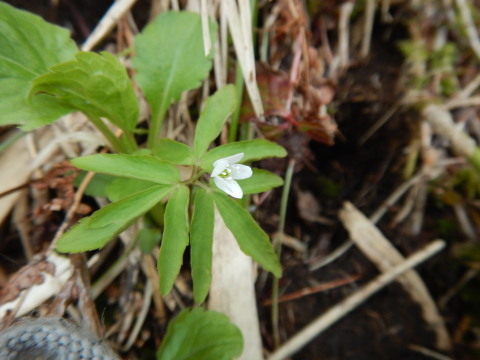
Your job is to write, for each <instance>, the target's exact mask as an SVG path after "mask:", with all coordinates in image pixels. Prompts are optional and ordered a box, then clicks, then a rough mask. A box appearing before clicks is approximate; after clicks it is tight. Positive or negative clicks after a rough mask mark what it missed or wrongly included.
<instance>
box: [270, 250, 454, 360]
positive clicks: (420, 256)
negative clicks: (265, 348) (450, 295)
mask: <svg viewBox="0 0 480 360" xmlns="http://www.w3.org/2000/svg"><path fill="white" fill-rule="evenodd" d="M444 247H445V242H444V241H443V240H435V241H433V242H432V243H430V244H429V245H427V246H425V247H424V248H423V249H422V250H419V251H417V252H416V253H414V254H413V255H411V256H409V257H408V258H406V259H405V261H404V262H402V263H400V264H399V265H397V266H395V267H393V268H391V269H390V270H388V271H386V272H384V273H383V274H381V275H379V276H377V277H376V278H375V279H374V280H372V281H370V282H369V283H368V284H367V285H365V286H363V287H362V288H361V289H360V290H358V291H357V292H355V293H353V294H352V295H350V296H348V297H347V298H346V299H344V300H343V301H341V302H340V303H338V304H337V305H335V306H333V307H332V308H330V309H329V310H327V312H326V313H324V314H323V315H321V316H320V317H318V318H317V319H315V320H314V321H313V322H312V323H310V324H309V325H307V326H306V327H305V328H303V329H302V330H300V332H298V333H297V334H296V335H295V336H294V337H292V338H291V339H290V340H288V341H287V342H286V343H285V344H284V345H283V346H281V347H280V348H279V349H277V351H275V352H274V353H273V354H271V355H270V356H269V357H268V358H267V360H282V359H285V358H287V357H289V356H290V355H292V354H294V353H295V352H297V351H298V350H300V349H301V348H302V347H304V346H305V345H306V344H307V343H308V342H310V341H311V340H312V339H313V338H314V337H316V336H317V335H319V334H320V333H321V332H323V331H324V330H325V329H327V328H328V327H330V326H331V325H332V324H334V323H335V322H337V321H338V320H340V319H341V318H342V317H344V316H345V315H346V314H348V313H349V312H350V311H352V310H353V309H355V308H356V307H357V306H359V305H360V304H362V303H363V302H364V301H366V300H367V299H368V298H369V297H370V296H372V295H373V294H375V293H376V292H377V291H379V290H380V289H382V288H383V287H385V286H386V285H388V284H390V283H391V282H392V281H394V280H395V279H396V278H397V277H399V276H400V275H402V274H403V273H404V272H405V271H407V270H410V269H412V268H413V267H415V266H417V265H418V264H420V263H422V262H423V261H425V260H427V259H428V258H430V257H432V256H433V255H434V254H436V253H437V252H439V251H440V250H442V249H443V248H444Z"/></svg>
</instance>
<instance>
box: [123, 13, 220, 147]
mask: <svg viewBox="0 0 480 360" xmlns="http://www.w3.org/2000/svg"><path fill="white" fill-rule="evenodd" d="M209 29H210V36H211V38H212V43H215V39H216V31H215V29H216V25H215V24H214V23H213V22H210V23H209ZM212 57H213V51H212V52H211V53H210V54H209V55H208V56H205V53H204V46H203V36H202V27H201V19H200V15H198V14H194V13H189V12H173V11H172V12H164V13H162V14H160V15H159V16H158V17H157V18H156V19H155V20H154V21H153V22H151V23H150V24H148V25H147V26H146V27H145V29H144V30H143V31H142V33H141V34H140V35H138V36H136V38H135V56H134V57H133V58H132V65H133V68H134V69H135V80H136V81H137V83H138V85H139V86H140V88H141V89H142V90H143V92H144V94H145V97H146V98H147V100H148V103H149V104H150V107H151V110H152V118H153V119H154V120H153V122H152V123H153V125H155V124H157V123H159V122H161V121H162V118H163V116H164V113H165V111H166V110H167V109H168V107H169V106H170V105H171V104H172V102H174V101H178V100H179V99H180V95H181V94H182V92H184V91H186V90H190V89H194V88H196V87H198V86H200V83H201V81H202V80H203V79H205V78H206V77H207V76H208V73H209V71H210V68H211V66H212ZM158 131H159V130H158ZM157 135H158V134H157ZM155 141H156V139H155ZM149 145H150V146H153V143H150V138H149Z"/></svg>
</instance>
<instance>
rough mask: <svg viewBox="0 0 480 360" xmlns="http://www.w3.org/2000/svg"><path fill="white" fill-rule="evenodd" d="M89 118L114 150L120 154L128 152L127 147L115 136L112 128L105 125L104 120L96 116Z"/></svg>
mask: <svg viewBox="0 0 480 360" xmlns="http://www.w3.org/2000/svg"><path fill="white" fill-rule="evenodd" d="M88 118H89V120H90V121H91V122H92V124H93V125H95V127H96V128H97V129H98V130H100V132H101V133H102V134H103V136H105V138H106V139H107V140H108V142H109V143H110V145H111V146H112V148H113V150H115V151H116V152H119V153H125V152H127V151H126V148H125V145H124V144H123V143H122V142H121V141H120V140H119V139H118V138H117V137H116V136H115V134H114V133H113V132H112V130H110V128H109V127H108V126H107V125H105V123H104V122H103V121H102V119H100V118H98V117H96V116H89V117H88Z"/></svg>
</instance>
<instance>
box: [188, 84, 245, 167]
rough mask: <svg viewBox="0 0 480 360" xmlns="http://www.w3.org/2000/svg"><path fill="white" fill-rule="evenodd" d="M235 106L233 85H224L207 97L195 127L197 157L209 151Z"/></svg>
mask: <svg viewBox="0 0 480 360" xmlns="http://www.w3.org/2000/svg"><path fill="white" fill-rule="evenodd" d="M235 106H236V95H235V86H233V85H227V86H225V87H223V88H222V89H221V90H219V91H217V92H216V93H215V94H213V95H212V96H210V97H209V98H208V99H207V101H206V103H205V107H204V109H203V111H202V113H201V114H200V118H199V119H198V122H197V127H196V129H195V138H194V142H193V152H194V154H195V157H196V158H197V159H198V158H200V157H201V156H202V155H203V154H204V153H205V152H206V151H207V149H208V146H209V145H210V143H211V142H212V141H213V140H215V139H216V138H217V137H218V135H220V131H222V127H223V124H225V121H227V119H228V117H229V116H230V115H231V114H232V113H233V111H234V110H235Z"/></svg>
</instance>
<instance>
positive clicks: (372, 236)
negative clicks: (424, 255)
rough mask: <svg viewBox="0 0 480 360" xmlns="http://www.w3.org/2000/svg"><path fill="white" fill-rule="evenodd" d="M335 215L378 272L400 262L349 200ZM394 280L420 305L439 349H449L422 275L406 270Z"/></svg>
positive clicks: (397, 255)
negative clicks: (435, 337)
mask: <svg viewBox="0 0 480 360" xmlns="http://www.w3.org/2000/svg"><path fill="white" fill-rule="evenodd" d="M339 216H340V219H341V220H342V222H343V225H344V226H345V228H346V229H347V230H348V232H349V234H350V238H351V239H352V240H353V241H354V242H355V244H356V245H357V246H358V248H359V249H360V250H361V251H362V252H363V254H364V255H365V256H366V257H368V258H369V259H370V261H372V262H373V263H374V264H375V265H376V266H377V267H378V269H379V270H380V271H382V272H386V271H389V270H390V269H391V268H393V267H394V266H397V265H398V264H401V263H402V262H403V261H404V257H403V256H402V254H401V253H400V252H399V251H398V250H397V249H396V248H395V247H394V246H393V245H392V244H391V243H390V241H388V240H387V239H386V238H385V237H384V236H383V234H382V233H381V232H380V230H378V228H377V227H375V226H374V225H373V224H372V222H371V221H370V220H369V219H368V218H367V217H366V216H365V215H363V214H362V213H361V212H360V211H358V210H357V209H356V208H355V207H354V206H353V205H352V204H351V203H349V202H346V203H345V204H344V206H343V208H342V209H341V210H340V213H339ZM398 281H399V282H400V283H401V285H402V286H403V287H404V289H405V290H406V291H407V292H408V293H409V294H410V296H411V297H412V300H414V301H415V302H416V303H418V304H419V305H420V307H421V308H422V314H423V318H424V319H425V321H426V322H427V323H428V325H429V326H430V328H431V329H432V330H433V331H434V332H435V334H436V336H437V347H438V348H439V349H442V350H448V349H450V348H451V341H450V336H449V335H448V332H447V329H446V327H445V324H444V322H443V320H442V318H441V316H440V314H439V312H438V309H437V306H436V305H435V302H434V301H433V299H432V298H431V296H430V293H429V292H428V289H427V287H426V286H425V284H424V282H423V280H422V278H421V277H420V276H419V275H418V274H417V272H416V271H414V270H410V271H407V272H406V273H405V274H404V275H402V276H400V277H399V278H398Z"/></svg>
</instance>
